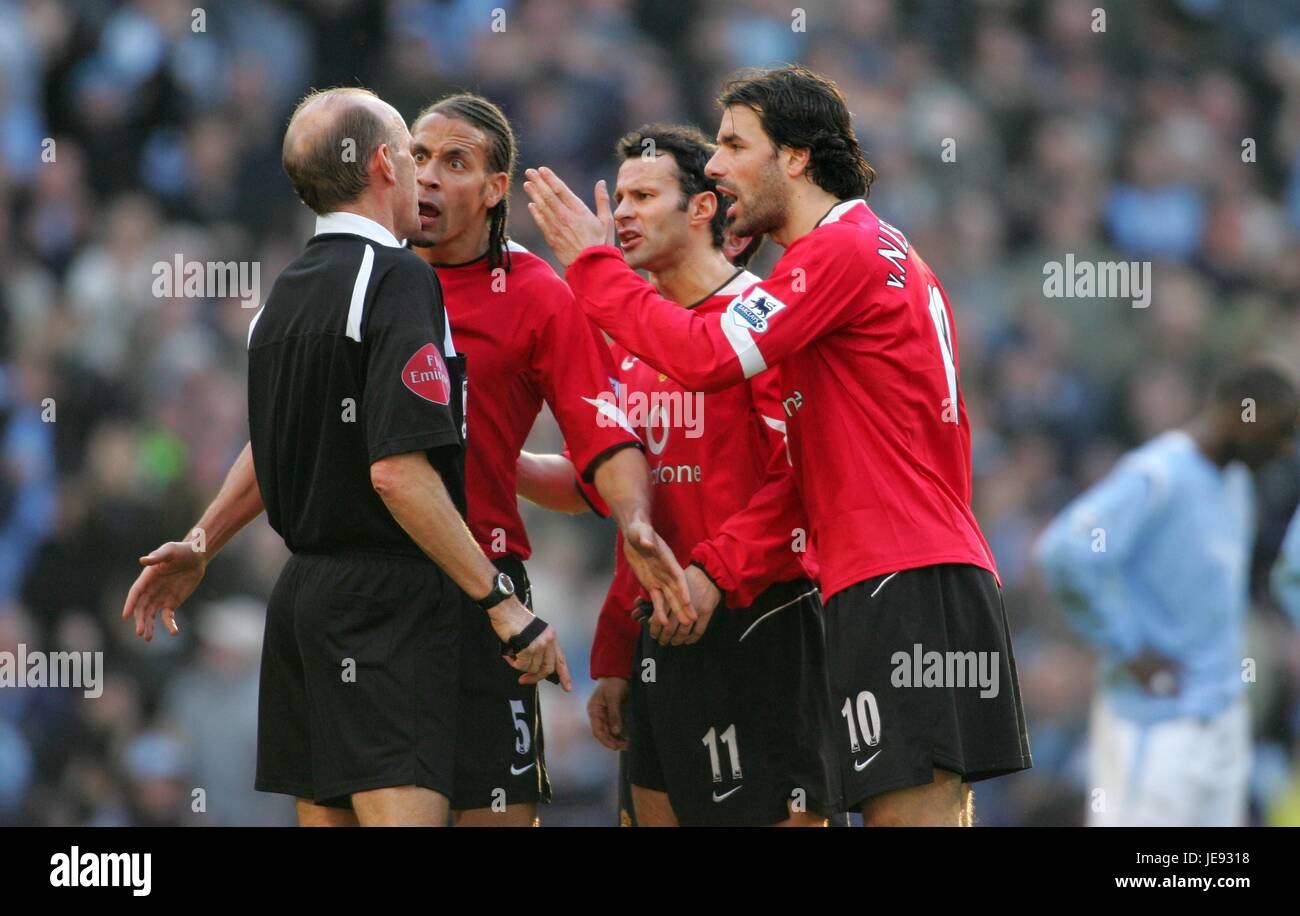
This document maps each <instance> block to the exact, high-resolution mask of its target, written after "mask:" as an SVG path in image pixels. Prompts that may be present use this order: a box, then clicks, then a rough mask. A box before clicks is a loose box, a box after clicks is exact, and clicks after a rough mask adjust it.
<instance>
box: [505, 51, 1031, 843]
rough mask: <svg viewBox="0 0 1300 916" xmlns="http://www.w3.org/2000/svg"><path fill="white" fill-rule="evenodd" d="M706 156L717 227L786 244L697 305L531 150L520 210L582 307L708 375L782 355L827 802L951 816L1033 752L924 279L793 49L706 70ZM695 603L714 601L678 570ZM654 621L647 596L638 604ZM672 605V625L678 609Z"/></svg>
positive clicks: (945, 312) (708, 378) (690, 375)
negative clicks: (822, 626) (618, 240)
mask: <svg viewBox="0 0 1300 916" xmlns="http://www.w3.org/2000/svg"><path fill="white" fill-rule="evenodd" d="M720 102H721V106H722V109H723V114H722V123H721V126H720V128H719V131H718V143H719V150H718V152H717V154H716V155H715V156H714V157H713V159H712V160H711V161H710V163H709V166H708V169H707V172H708V174H709V175H710V176H711V177H713V178H714V179H716V180H717V182H718V188H719V190H720V191H721V192H722V193H723V194H724V195H725V196H726V197H728V198H730V199H731V200H732V203H731V205H730V207H728V210H727V216H728V218H729V219H731V220H732V221H733V223H732V227H733V229H734V231H735V232H736V233H737V234H740V235H753V234H757V233H763V232H766V233H768V234H769V235H770V236H771V237H772V239H773V240H774V241H775V242H777V243H778V244H780V245H781V246H783V247H784V248H785V249H786V250H785V254H784V255H783V256H782V258H781V259H780V260H779V261H778V262H777V264H776V265H775V267H774V268H773V270H772V273H771V275H770V276H769V277H768V278H767V279H766V280H764V281H762V282H760V283H758V284H756V285H754V286H753V287H752V288H750V289H748V290H746V291H745V293H744V294H743V295H738V296H737V297H736V298H735V299H734V300H732V302H731V303H730V304H729V305H728V307H727V308H726V309H725V310H724V311H723V312H721V313H719V314H716V315H698V314H695V313H692V312H688V311H685V310H682V309H680V308H678V307H676V306H674V305H673V304H672V303H670V302H668V301H666V300H664V299H663V298H662V297H660V296H659V295H658V294H657V293H656V292H655V290H654V289H653V287H651V286H650V285H649V284H647V283H646V282H644V281H643V280H641V279H640V278H639V277H637V276H636V274H635V273H634V272H633V271H631V270H630V269H629V268H628V267H627V265H626V264H625V263H623V260H622V258H621V257H620V256H619V253H618V251H617V249H615V248H614V247H613V246H612V245H609V244H607V242H608V241H609V240H610V230H611V228H612V223H613V218H612V214H611V213H610V212H609V200H608V195H607V193H605V191H604V188H603V186H602V185H598V186H597V201H596V203H597V210H598V211H599V216H597V215H594V214H592V213H591V211H589V210H588V209H587V208H586V207H585V205H583V204H582V202H581V201H580V200H578V198H577V197H576V196H575V195H573V193H572V192H571V191H569V190H568V188H566V187H565V186H564V185H563V183H562V182H561V181H560V180H559V179H558V178H557V177H556V176H555V175H554V174H553V173H552V172H551V171H550V170H549V169H542V170H540V171H538V170H531V169H530V170H529V171H528V173H527V174H528V179H529V180H528V181H527V182H526V183H525V186H524V187H525V191H526V192H528V194H529V197H530V200H531V203H530V206H529V210H530V212H531V213H532V214H533V216H534V218H535V219H536V220H537V222H538V225H539V226H540V227H541V228H542V230H543V233H544V234H545V236H546V238H547V241H548V242H549V243H550V244H551V246H552V248H553V249H554V250H555V253H556V255H557V256H558V257H559V259H560V260H561V262H563V263H564V264H565V265H566V267H567V271H566V274H565V279H566V280H567V281H568V283H569V285H570V286H571V287H572V288H573V290H574V293H575V295H576V297H577V299H578V301H579V303H581V305H582V307H583V308H584V309H585V310H586V312H587V314H589V315H590V316H591V317H592V318H594V319H595V320H596V323H597V324H599V325H600V326H601V327H602V328H603V329H604V330H605V331H606V332H608V333H609V334H610V335H611V336H612V337H613V338H614V339H615V340H617V341H618V342H619V343H620V344H622V345H623V346H624V347H626V348H627V349H628V351H630V352H631V353H634V354H636V355H637V356H638V357H639V358H640V359H642V360H644V361H645V362H647V363H649V364H650V365H651V366H654V367H655V368H657V369H659V370H660V371H663V372H665V373H667V374H669V375H671V376H673V377H674V378H677V379H678V380H679V381H681V382H682V383H683V384H684V385H686V386H687V387H689V388H692V389H701V390H704V391H714V390H719V389H722V388H726V387H727V386H729V385H734V384H736V383H738V382H741V381H742V380H744V379H747V378H751V377H753V376H755V375H757V374H759V373H761V372H763V371H765V370H767V369H769V368H770V367H773V366H778V365H779V366H780V370H781V371H780V378H781V383H782V397H783V401H784V403H785V404H787V405H788V406H789V408H790V409H789V411H788V413H789V419H788V433H789V440H790V448H791V453H792V457H793V461H794V467H795V475H794V477H793V479H792V480H790V482H789V483H788V484H787V491H788V492H787V496H786V498H787V499H789V500H791V501H801V502H802V503H803V505H804V507H805V509H806V511H807V513H808V517H809V521H810V524H811V526H812V543H813V546H814V547H815V549H816V552H817V558H818V562H819V564H820V567H821V585H822V593H823V596H824V600H825V601H826V634H827V649H828V656H829V660H830V674H831V692H832V701H833V703H834V704H835V707H836V711H837V713H838V714H839V715H840V716H842V718H843V723H842V726H843V731H842V733H841V740H840V752H839V756H840V775H841V782H842V785H843V791H844V800H843V802H844V805H845V806H846V807H851V808H856V809H860V810H861V811H862V813H863V816H864V821H865V822H866V823H868V824H950V825H957V824H968V823H970V821H971V818H972V795H971V791H970V783H972V782H975V781H978V780H980V779H985V778H989V777H992V776H998V775H1003V774H1006V773H1011V772H1016V771H1018V770H1022V769H1025V768H1027V767H1029V766H1030V765H1031V759H1030V753H1029V742H1028V737H1027V734H1026V730H1025V726H1024V713H1023V710H1022V707H1021V702H1020V692H1019V687H1018V684H1017V680H1016V669H1015V661H1014V658H1013V656H1012V651H1011V640H1010V632H1009V628H1008V626H1007V622H1006V614H1005V611H1004V609H1003V606H1002V598H1001V590H1000V585H999V582H998V579H997V574H996V567H995V565H994V561H993V557H992V555H991V553H990V551H989V549H988V545H987V544H986V543H985V541H984V538H983V536H982V535H981V533H980V530H979V526H978V524H977V523H976V521H975V517H974V515H973V514H972V512H971V508H970V499H971V465H970V460H971V459H970V429H969V424H968V422H967V417H966V410H965V405H964V403H963V401H962V395H961V389H960V386H959V370H960V366H959V361H958V356H957V335H956V331H955V328H954V322H953V317H952V311H951V308H950V306H949V303H948V301H947V298H946V296H945V295H944V291H943V287H942V285H941V284H940V283H939V281H938V279H937V278H936V277H935V276H934V274H933V273H932V272H931V271H930V269H929V267H928V266H927V265H926V263H925V262H924V261H923V260H922V259H921V257H920V255H919V253H918V252H917V251H916V250H915V249H914V248H913V247H912V246H911V245H910V243H909V242H908V240H907V238H906V236H905V235H904V234H903V233H902V232H901V231H900V230H899V229H897V228H896V227H894V226H892V225H890V224H889V223H887V222H885V221H883V220H881V219H879V218H878V217H877V216H876V215H875V214H874V213H873V212H872V211H871V209H870V208H869V207H868V206H867V204H866V202H865V197H866V195H867V193H868V190H869V187H870V184H871V181H872V179H873V178H874V171H873V170H872V169H871V167H870V165H868V164H867V161H866V159H865V158H864V157H863V155H862V153H861V150H860V148H859V145H858V140H857V137H856V135H855V134H854V132H853V127H852V123H851V117H850V115H849V111H848V106H847V103H846V101H845V99H844V96H843V94H842V93H841V92H840V90H839V89H838V87H836V86H835V85H834V84H833V83H831V82H830V81H828V80H826V79H824V78H822V77H819V76H817V75H816V74H814V73H812V72H810V71H808V70H806V69H804V68H802V67H797V66H788V67H783V68H780V69H777V70H769V71H765V72H761V73H759V74H757V75H754V76H747V77H744V78H741V79H737V80H734V81H732V82H730V83H728V84H727V86H726V87H724V90H723V94H722V97H721V99H720ZM692 594H693V599H694V602H695V604H696V607H697V608H699V607H700V606H701V605H703V606H704V607H708V606H710V604H711V603H712V602H714V601H716V600H717V595H716V594H715V593H711V592H709V590H708V589H703V590H701V589H700V588H699V587H698V580H697V579H696V580H693V585H692ZM656 616H657V617H658V618H659V619H660V621H661V623H664V622H666V618H665V615H663V614H662V613H659V612H657V614H656ZM691 616H692V614H691V613H690V612H688V613H687V614H685V615H682V616H681V617H680V618H679V619H676V620H674V621H672V623H671V625H685V624H689V623H690V618H691Z"/></svg>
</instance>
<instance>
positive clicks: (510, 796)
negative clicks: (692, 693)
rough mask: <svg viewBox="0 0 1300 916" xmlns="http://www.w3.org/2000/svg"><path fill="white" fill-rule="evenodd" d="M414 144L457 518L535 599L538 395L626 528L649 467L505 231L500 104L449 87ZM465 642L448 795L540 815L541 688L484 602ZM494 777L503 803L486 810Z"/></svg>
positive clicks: (543, 781)
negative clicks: (458, 418) (443, 347)
mask: <svg viewBox="0 0 1300 916" xmlns="http://www.w3.org/2000/svg"><path fill="white" fill-rule="evenodd" d="M411 153H412V155H413V156H414V158H415V165H416V181H417V192H418V198H419V206H420V231H419V232H418V233H415V234H412V235H411V236H410V238H409V242H410V244H411V247H412V249H413V250H414V251H415V252H416V253H417V254H419V255H420V256H421V257H423V258H424V259H425V260H426V261H427V262H428V263H430V264H431V265H432V266H433V268H434V271H435V272H436V274H437V276H438V280H439V283H440V284H441V286H442V290H443V300H444V302H445V303H446V307H447V315H448V317H449V319H450V321H451V328H452V334H453V335H454V340H455V345H456V348H457V349H458V350H459V352H461V353H462V354H464V356H465V359H466V374H467V375H468V395H467V403H466V408H465V416H466V427H467V440H468V441H469V442H470V443H471V444H470V447H469V448H468V449H467V451H466V456H465V489H466V501H467V504H468V511H467V513H466V518H467V521H468V524H469V528H470V531H471V533H472V534H473V535H474V538H475V540H477V541H478V543H479V545H480V546H481V547H482V548H483V551H484V552H485V553H486V554H487V555H488V557H489V558H490V559H492V560H493V562H495V563H496V565H497V567H498V569H500V570H501V571H502V572H503V573H505V574H506V575H508V576H509V577H510V579H511V581H512V583H513V584H514V586H515V588H516V589H517V590H518V591H519V593H520V594H521V595H523V596H525V597H526V598H530V597H531V596H530V589H529V587H528V578H527V573H526V572H525V570H524V563H523V561H524V560H526V559H528V557H529V555H530V553H531V548H530V546H529V543H528V536H527V534H526V533H525V531H524V525H523V521H522V520H521V519H520V517H519V510H518V505H517V502H516V498H515V465H516V459H517V456H518V455H519V450H520V448H521V447H522V446H523V443H524V440H525V439H526V438H527V437H528V433H529V431H530V430H531V429H532V427H533V423H534V421H535V420H536V419H537V415H538V413H539V412H540V410H541V407H542V403H543V402H545V403H547V404H548V405H549V406H550V408H551V411H552V413H553V414H554V415H555V418H556V420H557V421H558V423H559V426H560V430H561V432H562V433H563V434H564V436H565V438H566V440H567V442H568V443H569V448H570V449H571V451H572V453H573V456H574V463H575V465H576V467H577V469H578V473H579V475H580V477H581V478H582V480H584V481H585V482H587V483H589V484H593V485H594V488H595V489H596V491H598V492H599V493H600V495H601V497H602V498H604V499H605V500H606V501H609V500H612V502H611V503H610V505H611V510H612V512H613V514H614V516H615V517H616V518H617V519H618V520H619V525H620V529H621V530H622V531H623V532H624V533H625V534H626V533H627V532H628V531H629V529H630V528H631V527H635V526H640V528H641V529H642V532H641V536H645V533H646V532H649V534H650V535H651V536H653V532H652V531H651V530H650V527H649V514H650V476H649V468H648V466H647V464H646V460H645V458H644V456H643V455H642V452H641V448H642V446H641V443H640V441H639V440H638V439H637V437H636V436H635V435H634V434H633V433H632V431H631V430H630V429H629V428H628V427H627V426H626V425H625V424H620V423H618V422H600V421H601V420H602V418H603V417H602V413H601V410H602V405H601V403H600V401H599V400H598V395H599V394H600V392H602V391H604V390H605V389H606V388H608V387H609V379H610V377H611V376H612V375H613V374H614V365H613V362H612V360H611V358H610V355H609V351H608V348H607V347H606V345H605V342H604V340H603V339H602V337H601V336H600V332H599V330H597V329H596V327H595V325H593V324H592V322H591V321H590V319H588V318H587V317H586V316H585V315H584V314H583V313H582V311H581V309H579V308H578V307H577V306H576V305H575V303H574V301H573V294H572V293H571V292H570V290H569V288H568V286H567V285H565V283H564V281H562V280H561V279H560V278H559V277H558V276H556V274H555V271H554V270H552V269H551V267H550V265H548V264H547V263H546V262H545V261H543V260H542V259H541V258H539V257H537V256H536V255H533V254H530V253H529V252H528V251H526V250H524V249H523V248H522V247H521V246H519V245H517V244H515V243H513V242H510V241H509V240H508V239H507V238H506V233H505V228H506V220H507V206H508V201H509V184H510V174H511V172H512V170H513V168H514V158H515V143H514V134H513V131H512V130H511V127H510V123H509V121H508V120H507V119H506V117H505V115H504V114H503V113H502V112H501V110H500V109H499V108H498V107H497V106H496V105H494V104H493V103H492V102H490V101H488V100H487V99H484V98H482V97H481V96H476V95H472V94H468V93H462V94H457V95H452V96H448V97H446V98H444V99H441V100H439V101H437V102H435V103H433V104H432V105H430V106H429V107H427V108H426V109H425V110H424V111H422V112H421V113H420V114H419V115H418V116H417V117H416V119H415V121H414V122H413V123H412V125H411ZM659 543H661V544H662V543H663V542H662V541H661V540H660V541H659ZM665 549H666V547H665ZM632 556H633V561H635V559H636V557H635V552H632ZM669 562H670V563H672V560H671V557H669ZM673 567H674V568H676V566H675V564H673ZM677 574H678V576H680V571H678V573H677ZM682 593H683V595H684V594H685V584H684V582H683V583H682ZM526 603H527V602H526ZM461 646H462V653H461V660H462V665H461V667H462V671H463V672H465V673H464V676H463V678H462V690H461V695H460V708H459V722H460V726H459V733H458V740H457V752H456V755H457V764H456V778H455V789H454V792H453V795H452V800H451V807H452V809H453V810H454V811H456V812H458V818H457V823H458V824H464V825H469V826H474V825H480V824H482V825H493V826H499V825H506V824H511V825H524V824H530V823H533V822H534V821H535V819H536V803H537V801H538V800H539V799H548V798H549V795H550V786H549V781H548V779H547V776H546V763H545V758H544V755H543V740H542V718H541V712H540V709H539V707H538V701H537V697H538V693H537V686H536V685H535V684H520V683H519V678H518V676H517V675H516V674H514V673H513V669H512V668H511V667H510V666H509V665H508V664H507V663H506V662H505V661H504V660H503V659H501V643H500V641H499V640H498V639H496V638H495V634H494V633H493V631H492V630H491V628H490V627H488V626H485V624H484V615H483V614H481V613H471V614H470V615H469V616H468V617H467V622H466V630H465V633H464V634H463V637H462V643H461ZM492 660H495V661H496V664H495V665H493V664H491V661H492ZM501 790H504V791H505V801H506V811H505V812H499V811H496V810H494V809H493V803H494V801H496V800H497V797H498V796H497V793H499V792H500V791H501Z"/></svg>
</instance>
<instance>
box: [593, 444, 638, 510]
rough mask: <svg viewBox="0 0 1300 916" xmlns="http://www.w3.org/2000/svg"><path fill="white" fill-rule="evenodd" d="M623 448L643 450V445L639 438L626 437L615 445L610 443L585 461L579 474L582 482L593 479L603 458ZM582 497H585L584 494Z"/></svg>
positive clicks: (603, 460)
mask: <svg viewBox="0 0 1300 916" xmlns="http://www.w3.org/2000/svg"><path fill="white" fill-rule="evenodd" d="M625 448H635V449H639V450H640V451H643V452H644V451H645V446H644V445H643V444H642V443H641V440H640V439H628V440H626V441H625V442H619V443H617V444H615V445H611V446H610V447H609V448H607V449H605V450H604V451H603V452H601V453H600V454H599V455H597V456H596V457H595V458H592V459H591V460H590V461H588V462H587V466H586V467H585V468H583V469H582V474H580V475H579V476H580V477H582V479H583V482H585V483H591V482H592V481H593V480H595V479H596V469H597V468H599V467H600V466H601V464H603V463H604V462H605V460H606V459H608V458H609V457H610V456H611V455H613V454H614V453H615V452H619V451H622V450H623V449H625ZM583 498H584V499H586V497H585V496H584V497H583Z"/></svg>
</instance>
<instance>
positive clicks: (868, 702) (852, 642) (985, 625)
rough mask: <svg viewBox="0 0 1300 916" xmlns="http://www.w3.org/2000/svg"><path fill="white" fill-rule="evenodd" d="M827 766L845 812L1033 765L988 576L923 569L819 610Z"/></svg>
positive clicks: (1007, 637) (952, 568)
mask: <svg viewBox="0 0 1300 916" xmlns="http://www.w3.org/2000/svg"><path fill="white" fill-rule="evenodd" d="M825 620H826V646H827V656H828V659H829V663H830V680H831V703H832V710H833V712H832V714H833V715H834V716H835V717H836V720H837V721H836V723H835V726H836V739H835V747H836V752H835V759H836V761H837V762H838V765H839V770H840V779H841V785H842V787H843V792H844V797H843V800H842V807H843V809H845V810H848V809H856V808H858V807H860V806H861V805H862V803H863V802H864V801H866V800H867V799H869V798H871V797H872V796H875V795H879V794H881V793H883V792H889V791H892V790H895V789H903V788H908V787H910V786H919V785H927V784H929V783H930V782H932V781H933V779H934V773H933V771H934V770H935V769H936V768H938V769H943V770H950V771H951V772H954V773H957V774H959V775H960V776H962V778H963V780H964V781H966V782H976V781H978V780H981V779H988V778H990V777H993V776H1001V775H1004V774H1007V773H1014V772H1016V771H1018V770H1023V769H1027V768H1029V767H1030V766H1032V761H1031V759H1030V753H1029V736H1028V732H1027V731H1026V730H1025V714H1024V709H1023V708H1022V706H1021V702H1020V686H1019V683H1018V681H1017V677H1016V660H1015V656H1014V655H1013V654H1012V651H1011V633H1010V631H1009V629H1008V627H1007V616H1006V611H1005V610H1004V608H1003V605H1002V592H1001V589H999V587H998V584H997V580H996V579H995V578H994V577H993V574H992V573H990V572H989V571H988V570H985V569H980V568H979V567H977V566H970V565H965V564H943V565H938V566H922V567H917V568H915V569H907V570H903V571H901V572H896V573H889V574H885V575H880V576H875V577H873V578H871V579H868V580H866V581H863V582H859V583H857V584H856V585H853V586H851V587H849V588H847V589H845V590H844V591H842V592H839V593H837V594H835V595H832V596H831V598H830V600H829V601H827V602H826V612H825Z"/></svg>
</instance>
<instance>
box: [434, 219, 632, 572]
mask: <svg viewBox="0 0 1300 916" xmlns="http://www.w3.org/2000/svg"><path fill="white" fill-rule="evenodd" d="M510 260H511V269H510V270H509V271H506V270H505V269H504V268H501V269H498V270H497V271H490V270H488V262H487V257H486V256H484V257H481V258H478V259H476V260H474V261H471V262H469V263H467V264H459V265H455V266H435V268H434V270H435V272H436V273H437V274H438V281H439V282H440V283H441V284H442V291H443V299H444V301H445V302H446V307H447V315H448V317H449V318H450V319H451V331H452V335H453V338H454V341H455V345H456V349H457V350H459V351H460V352H461V353H463V354H465V369H466V373H467V375H468V377H469V384H468V398H467V404H466V411H465V412H466V421H465V425H466V427H467V429H468V433H469V437H471V441H472V442H473V445H472V446H471V447H470V448H469V449H468V451H467V452H466V454H465V491H466V502H467V506H468V512H467V516H468V524H469V529H470V532H471V533H472V534H473V535H474V539H475V540H476V541H478V543H479V546H480V547H482V548H483V552H484V553H486V554H487V555H488V556H489V557H492V558H494V559H495V558H496V557H500V556H505V555H507V554H510V555H513V556H516V557H518V558H519V559H521V560H526V559H528V557H529V556H530V555H531V553H532V547H531V546H530V545H529V543H528V535H527V533H525V531H524V523H523V520H522V519H521V518H520V517H519V505H518V502H517V500H516V498H515V480H516V461H517V459H518V456H519V449H520V448H522V447H523V444H524V440H525V439H527V438H528V433H529V431H530V430H531V429H532V428H533V423H534V421H536V419H537V414H538V413H539V412H540V411H541V409H542V402H543V401H545V402H546V403H547V404H549V405H550V407H551V412H552V413H553V414H554V415H555V419H556V421H557V422H558V423H559V425H560V431H561V432H562V433H563V434H564V437H565V440H566V442H567V443H568V446H569V448H570V449H571V450H572V452H573V463H574V466H575V467H576V468H577V469H578V472H579V474H582V475H584V476H589V473H590V471H591V470H592V469H593V468H592V465H593V463H594V462H595V461H596V459H597V458H599V457H600V456H602V455H604V454H605V453H606V452H608V451H610V450H611V449H617V448H620V447H624V446H626V445H628V444H629V443H636V442H637V440H636V437H635V436H634V435H633V434H632V433H631V431H629V430H627V429H623V428H620V427H619V426H618V425H616V424H613V423H601V422H598V406H599V395H600V393H601V392H602V391H606V390H607V389H609V387H610V384H611V379H612V378H613V375H614V364H613V362H612V360H611V359H610V355H609V348H608V347H607V346H606V344H605V341H604V339H602V337H601V335H600V332H599V331H598V330H597V329H596V328H595V327H594V326H593V325H592V323H591V321H590V320H589V319H588V318H587V317H586V316H585V315H583V314H582V311H581V310H580V309H579V308H577V306H575V305H574V303H573V294H572V293H571V292H570V291H569V288H568V287H567V286H566V285H565V283H564V281H563V280H561V279H560V278H559V277H557V276H556V275H555V271H554V270H552V269H551V266H550V265H549V264H547V263H546V262H545V261H543V260H542V259H541V258H539V257H537V255H535V254H532V253H530V252H529V251H527V250H526V249H524V248H523V247H522V246H520V245H517V244H515V243H514V242H511V243H510Z"/></svg>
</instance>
